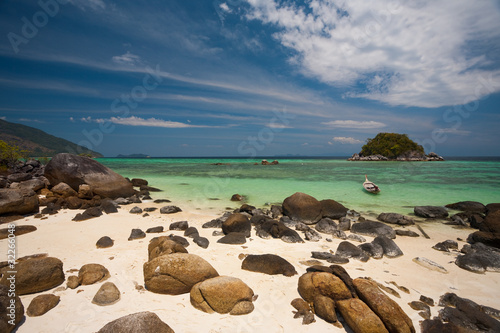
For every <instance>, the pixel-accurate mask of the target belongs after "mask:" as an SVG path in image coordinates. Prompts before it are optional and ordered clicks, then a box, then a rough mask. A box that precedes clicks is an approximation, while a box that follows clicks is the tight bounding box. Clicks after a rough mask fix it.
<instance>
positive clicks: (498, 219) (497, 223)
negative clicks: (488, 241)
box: [479, 210, 500, 233]
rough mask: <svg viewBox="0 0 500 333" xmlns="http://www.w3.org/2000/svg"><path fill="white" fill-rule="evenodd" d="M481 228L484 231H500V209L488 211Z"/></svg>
mask: <svg viewBox="0 0 500 333" xmlns="http://www.w3.org/2000/svg"><path fill="white" fill-rule="evenodd" d="M479 230H480V231H484V232H491V233H500V210H497V211H495V212H490V213H488V215H486V217H485V218H484V221H483V223H482V224H481V226H480V228H479Z"/></svg>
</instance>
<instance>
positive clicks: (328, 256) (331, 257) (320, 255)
mask: <svg viewBox="0 0 500 333" xmlns="http://www.w3.org/2000/svg"><path fill="white" fill-rule="evenodd" d="M311 254H312V257H313V258H315V259H321V260H326V261H327V262H329V263H332V264H347V263H348V262H349V259H347V258H344V257H342V256H339V255H336V254H333V253H330V252H316V251H313V252H311Z"/></svg>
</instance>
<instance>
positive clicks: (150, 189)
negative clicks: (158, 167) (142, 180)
mask: <svg viewBox="0 0 500 333" xmlns="http://www.w3.org/2000/svg"><path fill="white" fill-rule="evenodd" d="M139 189H140V190H141V192H163V190H161V189H159V188H156V187H153V186H148V185H141V186H140V187H139Z"/></svg>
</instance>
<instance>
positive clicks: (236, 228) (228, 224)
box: [222, 213, 252, 237]
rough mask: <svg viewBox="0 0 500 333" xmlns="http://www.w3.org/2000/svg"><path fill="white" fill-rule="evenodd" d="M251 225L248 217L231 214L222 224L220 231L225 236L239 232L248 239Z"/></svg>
mask: <svg viewBox="0 0 500 333" xmlns="http://www.w3.org/2000/svg"><path fill="white" fill-rule="evenodd" d="M251 230H252V224H251V223H250V220H249V219H248V217H247V216H246V215H244V214H241V213H235V214H231V215H230V216H229V217H228V218H227V220H226V221H224V222H223V223H222V231H223V232H224V233H225V234H226V235H227V234H229V233H231V232H240V233H242V234H245V236H246V237H250V232H251Z"/></svg>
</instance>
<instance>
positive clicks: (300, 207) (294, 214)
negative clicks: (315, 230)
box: [283, 192, 323, 224]
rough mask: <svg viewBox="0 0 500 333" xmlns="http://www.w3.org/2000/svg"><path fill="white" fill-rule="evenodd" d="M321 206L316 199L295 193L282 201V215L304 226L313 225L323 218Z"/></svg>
mask: <svg viewBox="0 0 500 333" xmlns="http://www.w3.org/2000/svg"><path fill="white" fill-rule="evenodd" d="M322 211H323V206H322V204H321V202H320V201H318V200H316V198H314V197H312V196H310V195H308V194H305V193H301V192H297V193H295V194H293V195H291V196H289V197H288V198H286V199H285V200H284V201H283V215H286V216H288V217H290V218H291V219H292V220H296V221H301V222H304V223H305V224H314V223H316V222H318V221H319V220H320V219H321V218H322V217H323V213H322Z"/></svg>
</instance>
